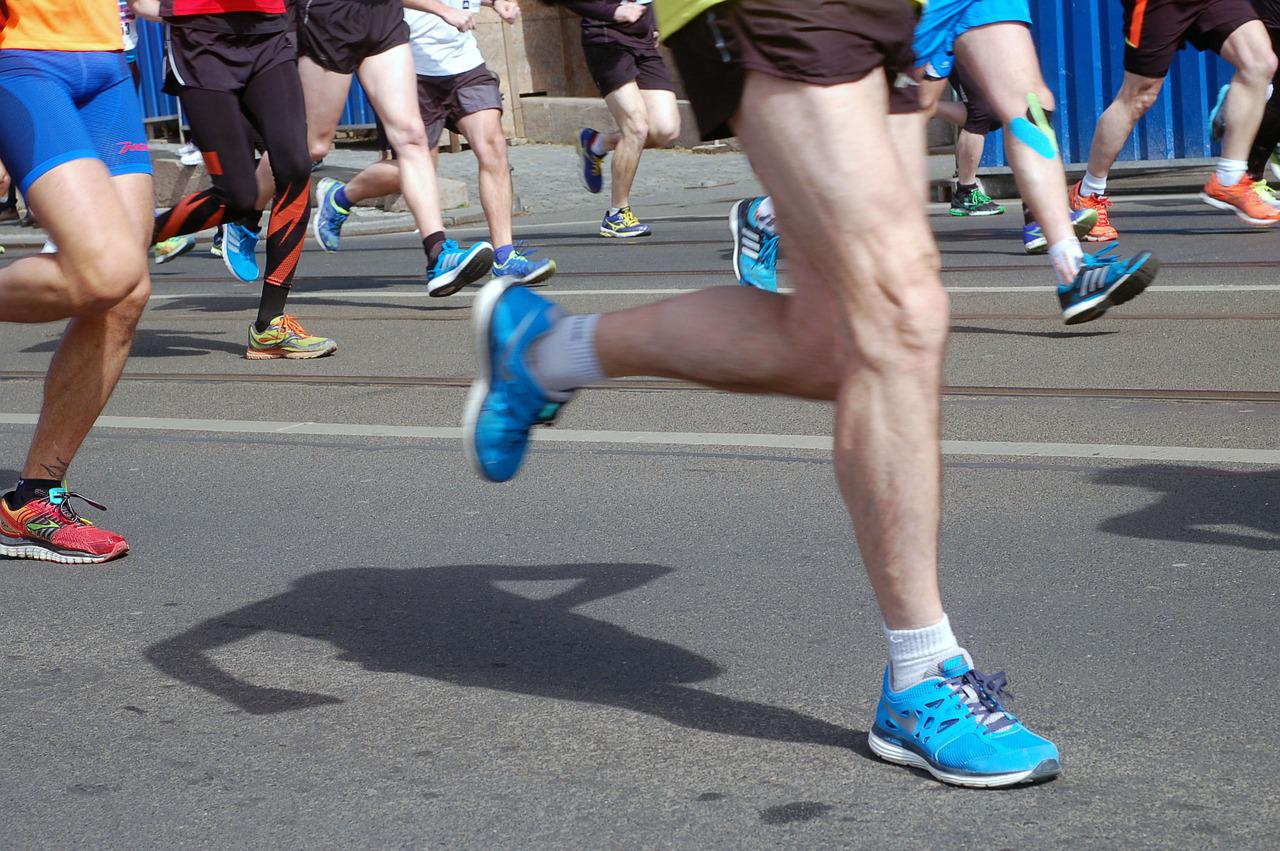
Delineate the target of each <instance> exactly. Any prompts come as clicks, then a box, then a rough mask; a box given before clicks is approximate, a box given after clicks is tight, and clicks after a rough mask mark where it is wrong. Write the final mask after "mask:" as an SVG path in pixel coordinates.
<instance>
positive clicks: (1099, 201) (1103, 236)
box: [1067, 180, 1120, 242]
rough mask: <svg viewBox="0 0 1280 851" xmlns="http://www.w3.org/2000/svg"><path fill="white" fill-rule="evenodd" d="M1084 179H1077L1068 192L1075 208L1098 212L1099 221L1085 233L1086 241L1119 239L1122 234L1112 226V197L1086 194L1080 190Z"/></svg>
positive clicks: (1068, 197) (1084, 239) (1068, 198)
mask: <svg viewBox="0 0 1280 851" xmlns="http://www.w3.org/2000/svg"><path fill="white" fill-rule="evenodd" d="M1082 182H1083V181H1080V180H1077V181H1076V182H1075V183H1074V184H1073V185H1072V187H1071V190H1070V191H1069V192H1067V201H1069V202H1070V204H1071V209H1073V210H1096V211H1097V213H1098V222H1097V224H1095V225H1094V226H1093V228H1092V230H1090V231H1089V232H1088V233H1087V234H1085V235H1084V237H1083V238H1082V241H1084V242H1115V241H1116V240H1117V239H1119V237H1120V234H1119V233H1118V232H1117V231H1116V229H1115V228H1113V227H1112V226H1111V213H1110V210H1111V199H1110V198H1108V197H1107V196H1106V195H1084V194H1082V193H1081V192H1080V184H1081V183H1082Z"/></svg>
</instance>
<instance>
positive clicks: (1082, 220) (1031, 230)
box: [1022, 207, 1098, 254]
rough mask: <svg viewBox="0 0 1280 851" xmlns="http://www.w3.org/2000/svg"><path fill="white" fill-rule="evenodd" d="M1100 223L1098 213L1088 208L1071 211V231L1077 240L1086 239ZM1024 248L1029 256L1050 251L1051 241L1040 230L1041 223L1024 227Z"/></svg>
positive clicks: (1033, 223)
mask: <svg viewBox="0 0 1280 851" xmlns="http://www.w3.org/2000/svg"><path fill="white" fill-rule="evenodd" d="M1097 223H1098V211H1097V210H1095V209H1093V208H1091V207H1087V208H1085V209H1083V210H1072V211H1071V230H1073V231H1074V232H1075V235H1076V239H1084V238H1085V237H1086V236H1088V235H1089V231H1091V230H1093V226H1094V225H1096V224H1097ZM1022 247H1023V249H1025V250H1026V252H1027V253H1028V254H1044V253H1046V252H1047V251H1048V250H1049V241H1048V240H1047V239H1045V237H1044V233H1043V232H1042V231H1041V230H1040V224H1039V222H1032V223H1031V224H1027V225H1023V226H1022Z"/></svg>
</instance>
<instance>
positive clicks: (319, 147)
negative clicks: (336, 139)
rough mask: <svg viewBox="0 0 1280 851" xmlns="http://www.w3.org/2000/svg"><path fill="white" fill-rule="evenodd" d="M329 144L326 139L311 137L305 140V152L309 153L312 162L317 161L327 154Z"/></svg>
mask: <svg viewBox="0 0 1280 851" xmlns="http://www.w3.org/2000/svg"><path fill="white" fill-rule="evenodd" d="M329 144H330V143H329V140H328V139H311V140H310V141H309V142H307V149H308V150H307V153H309V154H310V155H311V161H312V162H313V163H318V162H320V161H321V160H323V159H324V158H325V157H327V156H329Z"/></svg>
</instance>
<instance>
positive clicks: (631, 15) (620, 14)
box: [613, 3, 644, 24]
mask: <svg viewBox="0 0 1280 851" xmlns="http://www.w3.org/2000/svg"><path fill="white" fill-rule="evenodd" d="M642 15H644V4H643V3H623V4H621V5H620V6H618V8H617V9H614V10H613V19H614V20H615V21H617V22H618V23H620V24H634V23H635V22H636V21H638V20H640V18H641V16H642Z"/></svg>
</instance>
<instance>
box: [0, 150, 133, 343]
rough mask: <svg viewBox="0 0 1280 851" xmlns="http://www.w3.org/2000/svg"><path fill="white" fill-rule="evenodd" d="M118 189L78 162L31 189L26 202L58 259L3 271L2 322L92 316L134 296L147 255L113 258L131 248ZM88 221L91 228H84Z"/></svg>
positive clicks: (102, 172)
mask: <svg viewBox="0 0 1280 851" xmlns="http://www.w3.org/2000/svg"><path fill="white" fill-rule="evenodd" d="M117 183H118V181H113V180H112V179H111V177H110V175H109V174H108V173H107V169H106V166H104V165H103V164H102V163H101V162H99V161H98V160H92V159H82V160H72V161H71V162H68V163H64V164H62V165H60V166H58V167H57V168H55V169H53V170H52V171H49V172H48V173H47V174H44V175H42V176H41V177H40V178H39V179H38V180H36V182H35V183H33V184H32V185H31V188H30V190H29V191H28V192H27V202H28V203H29V204H30V205H31V207H32V209H33V210H34V211H35V213H36V215H37V216H38V217H39V218H40V224H41V225H43V226H44V227H45V228H46V229H47V230H48V231H49V236H50V238H51V239H53V240H54V242H56V243H57V244H58V247H59V251H58V253H57V254H42V255H37V256H35V257H28V258H25V259H23V260H19V261H17V262H15V263H11V264H9V265H8V266H5V267H4V268H3V269H0V321H3V322H53V321H56V320H59V319H66V318H68V317H72V316H96V315H99V314H101V313H102V311H104V310H106V309H108V308H110V307H111V306H112V305H114V304H116V303H118V302H119V301H120V300H121V299H124V298H126V297H127V296H128V295H129V294H130V293H131V292H133V290H134V288H135V287H136V286H137V284H138V279H139V278H140V277H141V276H142V275H143V274H144V273H145V271H146V263H147V261H146V253H145V252H138V253H135V252H132V251H120V250H118V246H121V245H131V244H132V243H133V236H132V234H133V228H132V226H131V224H130V219H129V215H128V214H127V213H126V212H125V208H124V206H123V204H122V202H121V199H120V195H119V194H118V190H117V189H115V188H113V187H114V186H115V185H117ZM148 186H150V181H149V180H148ZM150 204H151V202H148V209H150ZM90 221H91V222H94V223H95V224H94V227H92V228H85V227H84V223H85V222H90Z"/></svg>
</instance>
